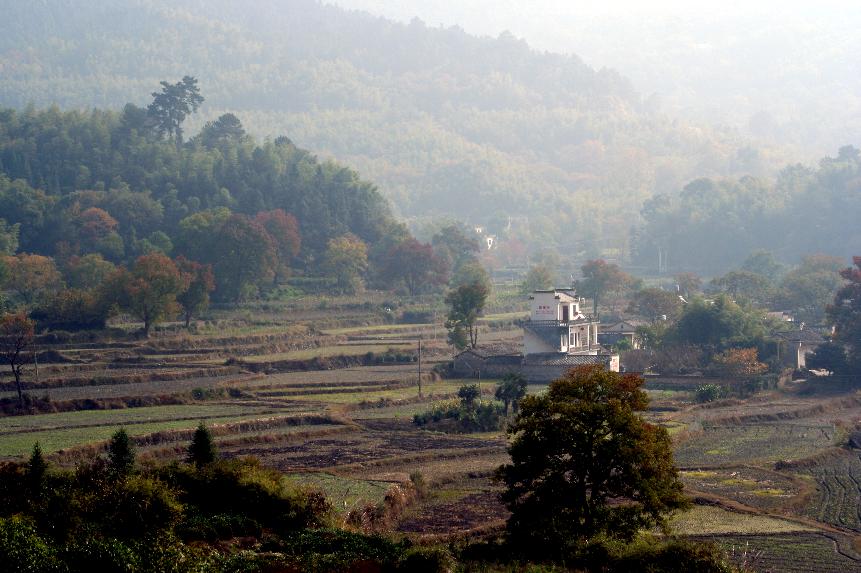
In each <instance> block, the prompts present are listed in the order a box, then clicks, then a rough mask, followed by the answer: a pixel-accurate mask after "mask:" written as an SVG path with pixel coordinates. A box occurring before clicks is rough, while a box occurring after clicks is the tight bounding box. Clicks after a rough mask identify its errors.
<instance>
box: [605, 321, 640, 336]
mask: <svg viewBox="0 0 861 573" xmlns="http://www.w3.org/2000/svg"><path fill="white" fill-rule="evenodd" d="M637 326H639V325H637V324H634V323H633V322H629V321H627V320H623V321H622V322H614V323H613V324H608V325H606V326H604V325H603V324H602V325H601V326H600V330H599V332H606V333H617V334H618V333H622V332H634V331H635V330H637Z"/></svg>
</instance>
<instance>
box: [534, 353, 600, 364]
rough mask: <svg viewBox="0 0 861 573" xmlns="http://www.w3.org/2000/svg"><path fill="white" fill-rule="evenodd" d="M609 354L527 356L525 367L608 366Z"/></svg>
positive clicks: (542, 354)
mask: <svg viewBox="0 0 861 573" xmlns="http://www.w3.org/2000/svg"><path fill="white" fill-rule="evenodd" d="M609 360H610V355H609V354H563V353H557V352H549V353H541V354H527V355H526V356H525V357H524V359H523V365H524V366H571V367H573V366H587V365H590V364H602V365H603V364H607V362H608V361H609Z"/></svg>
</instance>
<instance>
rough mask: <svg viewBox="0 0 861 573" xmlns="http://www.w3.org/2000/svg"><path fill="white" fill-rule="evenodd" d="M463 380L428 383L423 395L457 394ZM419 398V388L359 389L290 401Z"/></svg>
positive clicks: (349, 401) (369, 400)
mask: <svg viewBox="0 0 861 573" xmlns="http://www.w3.org/2000/svg"><path fill="white" fill-rule="evenodd" d="M463 384H464V381H463V380H440V381H436V382H426V383H425V384H423V385H422V393H423V394H424V397H425V399H427V400H430V399H432V398H433V397H442V396H449V395H453V394H456V393H457V390H458V388H460V387H461V386H463ZM482 387H483V388H495V387H496V385H495V384H493V383H486V384H482ZM417 397H418V386H410V387H407V388H397V389H393V390H378V391H375V390H373V389H357V390H356V391H354V392H347V393H337V394H322V393H321V394H303V395H300V396H290V398H289V399H290V400H298V401H313V402H328V403H332V404H358V403H360V402H377V401H385V400H407V399H412V398H417Z"/></svg>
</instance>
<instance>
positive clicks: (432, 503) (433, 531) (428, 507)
mask: <svg viewBox="0 0 861 573" xmlns="http://www.w3.org/2000/svg"><path fill="white" fill-rule="evenodd" d="M508 515H509V513H508V510H507V509H506V508H505V506H504V505H503V503H502V502H501V501H500V499H499V489H498V488H496V487H494V486H493V484H491V483H490V482H489V481H488V480H487V479H473V480H465V481H461V482H458V483H455V484H451V485H449V486H447V487H446V488H444V489H440V490H436V491H435V492H434V493H433V495H432V496H431V498H430V499H429V500H427V501H426V502H424V503H422V504H420V505H418V506H417V507H415V508H412V509H411V510H410V511H408V512H407V513H406V514H405V515H404V516H403V517H402V518H401V520H400V521H399V523H398V525H397V530H398V531H401V532H404V533H413V534H422V535H429V534H430V535H439V534H457V533H463V532H468V531H472V530H475V529H478V528H485V527H487V526H488V525H494V524H499V525H501V524H503V523H504V522H505V520H506V519H508Z"/></svg>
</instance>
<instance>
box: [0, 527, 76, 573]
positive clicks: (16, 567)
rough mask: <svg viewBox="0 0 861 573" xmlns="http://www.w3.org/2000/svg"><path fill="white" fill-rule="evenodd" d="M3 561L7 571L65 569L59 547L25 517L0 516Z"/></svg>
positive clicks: (33, 572)
mask: <svg viewBox="0 0 861 573" xmlns="http://www.w3.org/2000/svg"><path fill="white" fill-rule="evenodd" d="M0 563H2V564H3V569H4V570H5V571H22V572H28V573H49V572H50V573H53V572H55V571H56V572H59V571H62V568H61V566H60V562H59V561H58V558H57V552H56V550H55V549H54V548H53V547H52V546H51V545H49V544H48V543H47V542H46V541H45V540H44V539H43V538H42V537H40V536H39V534H38V533H37V532H36V528H35V527H34V526H33V524H32V522H30V521H28V520H26V519H24V518H21V517H11V518H9V519H3V518H0Z"/></svg>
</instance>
